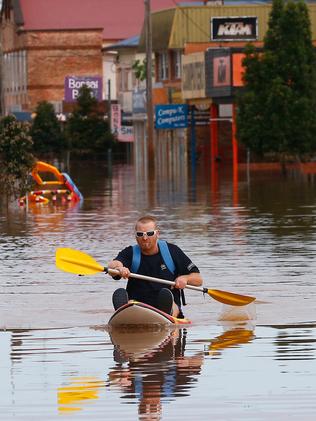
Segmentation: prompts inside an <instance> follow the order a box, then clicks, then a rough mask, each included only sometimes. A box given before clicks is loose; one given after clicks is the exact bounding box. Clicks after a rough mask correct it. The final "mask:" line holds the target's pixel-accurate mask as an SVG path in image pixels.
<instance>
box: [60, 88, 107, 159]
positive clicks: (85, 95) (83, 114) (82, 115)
mask: <svg viewBox="0 0 316 421" xmlns="http://www.w3.org/2000/svg"><path fill="white" fill-rule="evenodd" d="M66 137H67V140H68V143H69V144H70V145H71V148H72V149H76V150H80V151H89V152H91V151H97V152H105V151H106V150H107V149H109V148H111V147H112V146H113V143H114V138H113V135H112V133H111V132H110V129H109V124H108V122H107V121H105V119H104V116H103V114H102V113H101V112H99V111H98V102H97V100H96V99H95V98H94V97H93V95H92V90H91V89H90V88H88V87H87V86H86V85H83V86H82V87H81V88H80V90H79V95H78V98H77V104H76V108H75V111H74V112H73V114H72V116H71V117H70V118H69V119H68V121H67V125H66Z"/></svg>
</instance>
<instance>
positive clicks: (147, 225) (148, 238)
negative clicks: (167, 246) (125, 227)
mask: <svg viewBox="0 0 316 421" xmlns="http://www.w3.org/2000/svg"><path fill="white" fill-rule="evenodd" d="M135 236H136V241H137V243H138V245H139V247H140V248H141V250H142V252H143V253H144V254H155V253H157V252H158V245H157V241H158V237H159V228H158V225H157V220H156V218H154V217H153V216H148V215H147V216H143V217H141V218H139V219H138V220H137V222H136V224H135Z"/></svg>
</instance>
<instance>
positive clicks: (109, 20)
mask: <svg viewBox="0 0 316 421" xmlns="http://www.w3.org/2000/svg"><path fill="white" fill-rule="evenodd" d="M172 6H174V1H173V0H152V10H157V9H163V8H166V7H172ZM143 17H144V3H143V0H133V1H131V0H89V1H86V2H84V1H82V0H67V1H64V0H3V2H2V8H1V48H2V55H1V57H2V60H1V69H2V74H1V86H2V92H1V94H2V95H1V102H2V109H3V112H4V113H8V112H12V111H33V110H34V108H35V107H36V105H37V103H38V102H39V101H42V100H47V101H50V102H52V103H53V104H54V106H55V109H56V112H59V111H61V110H62V103H63V100H64V84H65V77H66V76H67V75H75V76H79V77H80V76H91V77H93V76H98V77H101V78H102V79H103V88H102V97H103V98H105V97H106V89H107V87H106V83H105V82H106V81H107V80H108V79H111V78H114V77H115V69H114V67H115V60H114V57H113V56H111V54H107V55H104V54H103V55H102V48H103V47H105V46H106V45H109V44H113V43H114V42H117V41H120V40H122V39H125V38H128V37H130V36H133V35H137V34H139V33H140V31H141V27H142V23H143ZM112 89H113V90H114V92H112V94H111V97H112V98H114V97H115V83H113V84H112Z"/></svg>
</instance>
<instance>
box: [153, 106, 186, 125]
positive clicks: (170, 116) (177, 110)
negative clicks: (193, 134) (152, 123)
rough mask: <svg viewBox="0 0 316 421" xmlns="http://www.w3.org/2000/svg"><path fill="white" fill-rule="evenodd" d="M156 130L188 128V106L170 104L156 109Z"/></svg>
mask: <svg viewBox="0 0 316 421" xmlns="http://www.w3.org/2000/svg"><path fill="white" fill-rule="evenodd" d="M155 117H156V129H183V128H186V127H188V105H187V104H168V105H156V107H155Z"/></svg>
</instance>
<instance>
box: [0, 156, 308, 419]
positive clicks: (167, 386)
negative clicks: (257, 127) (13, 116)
mask: <svg viewBox="0 0 316 421" xmlns="http://www.w3.org/2000/svg"><path fill="white" fill-rule="evenodd" d="M53 164H54V163H53ZM59 165H61V164H59ZM61 170H63V171H66V172H68V173H69V174H70V175H71V177H72V179H73V180H74V181H75V182H76V184H77V186H78V187H79V189H80V190H81V192H82V194H83V196H84V198H85V200H84V202H83V204H82V205H81V206H72V205H70V204H68V205H64V204H57V205H52V204H48V205H46V206H44V205H43V206H40V205H39V206H33V207H30V208H29V210H28V211H26V210H25V209H24V208H19V207H18V206H17V205H16V204H10V206H9V207H8V208H7V207H6V206H5V204H4V202H2V207H1V210H0V212H1V213H0V253H1V267H0V293H1V295H0V297H1V301H0V329H1V330H0V420H9V419H14V420H23V421H30V420H61V419H67V420H77V419H78V420H79V419H84V420H86V419H91V420H104V419H118V420H121V419H122V420H137V419H140V420H160V419H161V420H183V419H185V420H204V419H214V420H229V421H230V420H233V421H235V420H251V421H255V420H273V421H274V420H275V421H280V420H281V421H283V420H288V419H290V420H300V421H305V420H308V421H309V420H315V417H316V403H315V398H316V387H315V384H316V363H315V358H316V281H315V273H316V259H315V257H316V233H315V227H316V179H314V175H312V174H309V175H308V174H304V173H302V172H301V171H299V170H290V171H289V173H288V174H287V177H284V176H283V175H282V174H281V173H280V171H278V170H274V171H271V170H270V171H263V170H260V171H258V170H256V171H246V170H241V171H239V177H238V183H237V180H236V178H235V179H234V177H233V174H232V172H231V171H230V168H228V167H224V168H223V167H222V168H219V173H218V174H217V175H215V176H214V174H213V175H212V176H211V174H210V172H209V170H208V169H207V166H205V165H204V163H203V162H202V163H200V164H199V166H198V167H197V169H196V172H195V173H193V174H187V172H186V171H185V169H184V168H182V167H181V165H180V167H177V168H174V167H173V168H166V167H164V166H163V164H161V167H160V168H159V169H158V171H157V173H156V181H155V182H153V181H151V182H148V181H146V180H145V179H144V177H142V174H140V173H139V172H138V171H136V170H135V168H134V167H133V165H132V164H126V163H116V164H112V165H111V164H110V163H109V162H103V161H101V162H97V161H96V162H88V161H83V162H72V163H71V164H70V166H67V168H61ZM233 180H234V182H233ZM146 213H150V214H153V215H155V216H156V217H157V218H158V219H159V221H160V229H161V237H162V238H164V239H167V240H168V241H170V242H174V243H176V244H177V245H179V246H180V247H181V248H182V249H183V250H184V251H185V252H186V253H187V254H188V255H189V256H190V257H191V258H192V260H193V261H194V262H195V263H196V264H197V266H198V267H199V269H200V271H201V273H202V276H203V278H204V284H205V286H207V287H209V288H217V289H222V290H226V291H230V292H237V293H239V294H244V295H251V296H255V297H256V298H257V301H256V302H255V304H251V305H250V306H248V307H247V308H232V307H228V306H224V305H222V304H221V303H219V302H217V301H216V300H214V299H212V298H210V297H208V296H206V297H204V296H203V294H201V293H198V292H194V291H187V293H186V300H187V302H188V305H187V306H186V307H185V315H186V316H187V317H188V318H190V319H191V320H192V325H190V326H187V327H185V328H182V329H174V330H164V329H160V330H159V329H157V330H154V331H150V332H148V331H142V330H137V331H130V332H124V331H123V332H122V331H119V332H118V331H113V332H111V331H109V329H108V328H107V321H108V319H109V317H110V315H111V314H112V304H111V296H112V293H113V291H114V290H115V289H116V288H117V287H118V286H124V285H125V281H114V280H112V278H110V277H109V276H106V275H104V274H96V275H92V276H84V277H79V276H76V275H72V274H69V273H64V272H61V271H59V270H58V269H57V268H56V266H55V251H56V249H57V248H58V247H70V248H74V249H78V250H81V251H83V252H85V253H88V254H89V255H91V256H92V257H93V258H94V259H96V260H97V261H98V262H99V263H101V264H106V263H107V262H108V261H109V260H110V259H112V258H113V257H114V256H115V255H116V253H117V252H118V251H119V250H120V249H121V248H123V247H125V246H126V245H129V244H133V243H134V239H133V225H134V222H135V220H136V219H137V218H138V217H139V216H141V215H143V214H146Z"/></svg>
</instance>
